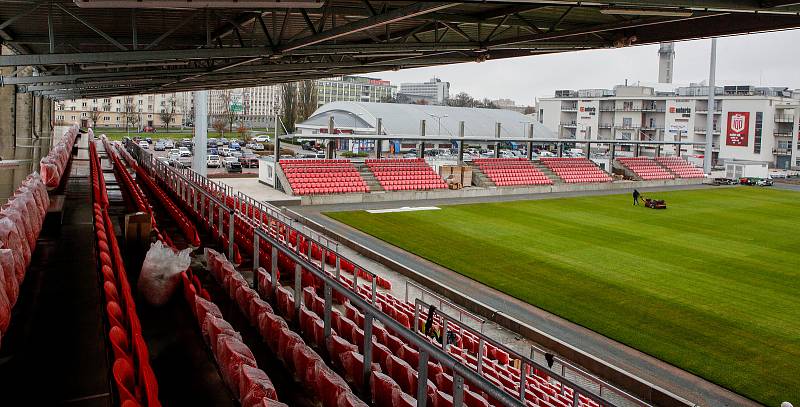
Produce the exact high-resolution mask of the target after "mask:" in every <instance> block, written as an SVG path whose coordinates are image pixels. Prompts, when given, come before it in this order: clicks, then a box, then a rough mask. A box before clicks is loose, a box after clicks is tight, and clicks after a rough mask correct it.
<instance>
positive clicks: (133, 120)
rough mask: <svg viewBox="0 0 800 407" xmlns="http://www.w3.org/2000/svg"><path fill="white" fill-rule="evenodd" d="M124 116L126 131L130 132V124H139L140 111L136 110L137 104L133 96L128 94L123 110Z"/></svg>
mask: <svg viewBox="0 0 800 407" xmlns="http://www.w3.org/2000/svg"><path fill="white" fill-rule="evenodd" d="M122 117H123V118H124V119H125V132H126V133H127V132H128V127H129V126H134V127H135V126H136V125H138V124H139V112H137V111H136V106H135V105H134V104H133V98H132V97H130V96H128V97H126V98H125V108H124V110H123V112H122Z"/></svg>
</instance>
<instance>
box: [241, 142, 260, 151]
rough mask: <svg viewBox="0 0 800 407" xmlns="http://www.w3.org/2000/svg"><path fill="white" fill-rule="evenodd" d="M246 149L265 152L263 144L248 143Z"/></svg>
mask: <svg viewBox="0 0 800 407" xmlns="http://www.w3.org/2000/svg"><path fill="white" fill-rule="evenodd" d="M245 147H246V148H249V149H251V150H256V151H264V145H263V144H261V143H248V144H247V145H245Z"/></svg>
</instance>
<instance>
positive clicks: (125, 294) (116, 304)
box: [89, 141, 161, 407]
mask: <svg viewBox="0 0 800 407" xmlns="http://www.w3.org/2000/svg"><path fill="white" fill-rule="evenodd" d="M89 172H90V178H91V181H92V195H93V198H94V203H93V204H92V206H93V213H94V230H95V236H96V240H97V241H96V244H97V251H98V253H99V255H98V258H99V260H100V271H101V274H102V276H103V293H104V296H105V310H106V317H107V320H108V326H109V330H108V337H109V340H110V342H111V348H112V350H113V356H114V364H113V367H112V375H113V378H114V384H115V385H116V389H117V395H118V396H119V403H120V405H122V406H124V407H136V406H147V407H158V406H160V405H161V403H160V402H159V401H158V382H157V381H156V377H155V374H154V373H153V369H152V367H151V366H150V357H149V352H148V350H147V345H146V344H145V342H144V338H143V337H142V328H141V324H140V323H139V317H138V315H137V313H136V304H135V303H134V300H133V293H132V291H131V288H130V284H129V283H128V277H127V273H126V272H125V265H124V262H123V260H122V255H121V253H120V250H119V245H118V244H117V238H116V235H115V234H114V226H113V224H112V222H111V217H110V216H109V214H108V195H107V193H106V188H105V184H104V181H103V173H102V169H101V166H100V157H99V156H98V155H97V146H96V144H95V142H94V141H92V142H90V143H89Z"/></svg>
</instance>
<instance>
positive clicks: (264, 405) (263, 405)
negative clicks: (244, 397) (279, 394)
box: [253, 398, 288, 407]
mask: <svg viewBox="0 0 800 407" xmlns="http://www.w3.org/2000/svg"><path fill="white" fill-rule="evenodd" d="M253 407H288V406H287V405H286V404H283V403H281V402H280V401H276V400H272V399H269V398H264V399H262V400H261V401H260V402H258V403H256V404H254V405H253Z"/></svg>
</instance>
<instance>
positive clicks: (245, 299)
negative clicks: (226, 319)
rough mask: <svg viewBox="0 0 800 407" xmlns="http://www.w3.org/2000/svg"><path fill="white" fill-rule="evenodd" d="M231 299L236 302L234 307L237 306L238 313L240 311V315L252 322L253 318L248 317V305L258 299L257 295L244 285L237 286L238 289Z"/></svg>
mask: <svg viewBox="0 0 800 407" xmlns="http://www.w3.org/2000/svg"><path fill="white" fill-rule="evenodd" d="M231 298H232V299H234V300H236V305H238V306H239V311H242V314H243V315H244V316H245V317H247V320H248V321H252V319H253V318H252V316H251V315H250V303H251V302H252V301H253V300H255V299H256V298H258V293H257V292H256V291H255V290H253V289H252V288H250V287H249V286H248V285H247V284H246V283H245V285H242V286H239V288H237V289H236V292H235V293H234V296H233V297H231Z"/></svg>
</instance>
